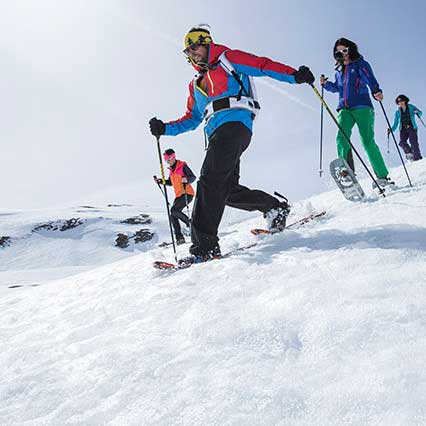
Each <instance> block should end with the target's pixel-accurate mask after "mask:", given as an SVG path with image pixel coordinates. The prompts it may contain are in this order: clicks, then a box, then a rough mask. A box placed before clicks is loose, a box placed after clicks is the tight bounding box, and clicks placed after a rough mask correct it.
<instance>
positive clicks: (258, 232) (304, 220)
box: [250, 210, 326, 235]
mask: <svg viewBox="0 0 426 426" xmlns="http://www.w3.org/2000/svg"><path fill="white" fill-rule="evenodd" d="M325 213H326V212H325V210H323V211H322V212H320V213H313V214H311V215H309V216H306V217H302V219H299V220H297V221H296V222H293V223H290V225H287V226H286V227H285V228H284V229H283V230H281V231H270V230H269V229H263V228H254V229H252V230H250V232H251V233H252V234H253V235H265V234H266V235H272V234H278V233H280V232H283V231H285V230H286V229H292V228H296V227H297V226H302V225H304V224H305V223H308V222H311V221H312V220H314V219H318V218H320V217H322V216H324V215H325Z"/></svg>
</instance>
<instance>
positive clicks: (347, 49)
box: [334, 47, 349, 55]
mask: <svg viewBox="0 0 426 426" xmlns="http://www.w3.org/2000/svg"><path fill="white" fill-rule="evenodd" d="M348 52H349V48H347V47H345V48H344V49H341V50H336V51H335V52H334V53H335V54H336V55H337V54H338V53H348Z"/></svg>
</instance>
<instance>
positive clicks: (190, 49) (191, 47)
mask: <svg viewBox="0 0 426 426" xmlns="http://www.w3.org/2000/svg"><path fill="white" fill-rule="evenodd" d="M199 46H201V44H198V43H194V44H190V45H189V46H188V47H187V48H186V49H184V51H183V53H184V54H185V55H187V56H188V54H189V52H195V51H196V50H197V49H198V47H199Z"/></svg>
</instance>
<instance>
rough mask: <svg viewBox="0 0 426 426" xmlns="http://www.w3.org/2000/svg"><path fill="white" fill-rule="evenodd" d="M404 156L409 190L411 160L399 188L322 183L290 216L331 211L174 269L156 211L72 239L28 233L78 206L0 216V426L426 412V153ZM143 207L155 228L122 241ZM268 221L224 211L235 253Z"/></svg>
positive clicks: (105, 216)
mask: <svg viewBox="0 0 426 426" xmlns="http://www.w3.org/2000/svg"><path fill="white" fill-rule="evenodd" d="M407 168H408V171H409V173H410V175H411V178H412V180H413V184H414V187H413V188H409V187H408V184H407V180H406V178H405V175H404V172H403V170H402V168H398V169H393V170H392V173H391V175H392V177H393V178H394V179H395V180H396V181H397V183H398V185H399V189H398V190H396V191H393V192H389V194H388V196H387V198H381V197H380V198H379V197H377V196H376V195H374V194H373V193H372V191H370V190H369V188H370V183H369V182H368V181H367V180H362V181H361V184H362V185H363V187H364V190H366V192H367V193H369V199H368V201H367V202H365V203H361V204H352V203H350V202H348V201H346V200H345V199H344V198H343V197H342V195H341V194H340V192H338V191H337V190H333V191H331V192H327V193H324V194H320V195H318V196H315V197H313V198H311V199H309V200H306V201H303V202H299V203H295V205H294V207H293V216H292V219H297V218H298V217H301V216H304V215H306V214H309V213H311V212H314V211H321V210H323V209H326V210H327V215H326V217H325V218H323V219H322V220H319V221H317V222H315V223H311V224H307V225H305V226H303V227H301V228H299V229H295V230H287V231H285V232H284V233H282V234H279V235H274V236H265V237H260V238H258V241H259V244H258V245H257V246H256V247H254V248H252V249H249V250H247V251H243V252H239V253H238V254H236V255H235V256H232V257H230V258H227V259H224V260H220V261H212V262H209V263H206V264H201V265H195V266H193V267H192V268H190V269H187V270H182V271H178V272H172V273H168V272H164V271H157V270H155V269H153V268H152V266H151V265H152V262H153V261H154V260H159V259H164V260H168V261H173V252H172V249H170V248H168V249H164V248H163V249H160V248H158V246H157V245H158V243H159V242H161V241H164V240H167V239H168V237H167V224H166V221H165V219H164V214H162V213H161V211H160V210H159V209H153V208H152V209H148V208H146V207H144V208H142V209H141V208H138V207H132V206H122V207H117V208H116V209H115V210H114V208H112V207H106V206H102V207H100V208H98V209H97V210H98V211H92V212H87V211H84V212H80V215H81V217H85V218H87V219H88V220H87V221H86V222H85V224H84V225H82V227H79V228H76V229H74V230H71V231H66V232H65V233H63V234H61V235H59V234H55V235H53V234H54V233H53V234H52V233H45V234H37V235H30V230H31V228H32V227H33V226H34V224H37V223H41V222H43V221H45V220H56V219H58V218H68V217H76V211H75V210H76V209H69V210H60V211H50V212H48V211H37V212H35V211H31V212H25V211H14V212H11V211H2V212H0V216H1V225H0V236H1V235H11V236H12V237H14V238H15V240H14V241H13V242H12V245H11V246H9V247H5V248H3V249H0V284H1V287H0V345H1V351H0V425H2V426H7V425H13V426H16V425H25V426H41V425H43V426H44V425H55V426H56V425H58V426H65V425H88V426H98V425H99V426H100V425H119V426H124V425H129V426H130V425H135V426H140V425H256V426H257V425H280V426H290V425H291V426H302V425H303V426H308V425H309V426H312V425H320V426H323V425H324V426H325V425H336V426H337V425H338V426H342V425H354V426H355V425H357V426H358V425H359V426H365V425H380V426H384V425H386V426H396V425H401V426H424V425H426V355H425V354H426V291H425V276H426V262H425V261H426V255H425V251H426V214H425V213H426V161H425V160H423V161H420V162H417V163H412V164H408V165H407ZM139 213H149V214H151V215H152V217H153V219H154V220H153V223H152V224H151V225H149V226H147V227H148V228H151V229H154V230H155V231H156V232H157V235H156V237H155V238H154V240H153V241H151V242H148V243H144V244H142V245H140V246H134V247H133V246H132V247H131V248H129V249H127V250H124V251H123V250H121V249H118V248H116V247H114V236H115V234H116V232H120V229H121V228H120V226H122V225H120V224H119V219H120V220H121V219H124V218H126V217H129V216H130V215H132V214H139ZM292 219H290V221H292ZM261 225H262V219H261V218H260V217H259V215H258V214H256V213H250V214H248V213H246V212H239V211H235V210H228V211H227V212H226V217H225V220H224V223H223V226H222V228H221V245H222V250H223V251H224V252H226V251H228V250H232V249H235V248H237V247H239V246H242V245H245V244H248V243H250V242H253V241H254V240H256V237H254V236H251V235H250V233H249V232H248V231H249V229H250V228H251V227H254V226H261ZM141 227H144V226H141ZM139 228H140V227H137V226H136V228H131V229H139ZM123 229H124V228H123ZM126 229H130V228H126ZM29 235H30V236H29ZM18 237H19V238H18ZM178 249H179V255H180V256H183V255H185V254H186V251H187V249H188V245H185V246H180V247H179V248H178ZM11 284H22V285H24V286H23V287H20V288H13V289H11V288H8V286H9V285H11ZM25 284H27V285H25ZM31 284H39V285H38V286H36V287H33V286H31Z"/></svg>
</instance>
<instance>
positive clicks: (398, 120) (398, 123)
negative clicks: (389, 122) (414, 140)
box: [392, 104, 423, 132]
mask: <svg viewBox="0 0 426 426" xmlns="http://www.w3.org/2000/svg"><path fill="white" fill-rule="evenodd" d="M408 110H409V111H410V118H411V122H412V123H413V129H417V123H416V114H414V111H417V114H418V115H419V117H421V116H422V114H423V113H422V112H421V111H420V110H419V109H418V108H417V107H416V106H415V105H412V104H408ZM398 126H399V130H401V111H400V108H398V109H397V110H396V111H395V118H394V120H393V126H392V132H394V131H395V130H396V129H397V127H398Z"/></svg>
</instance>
